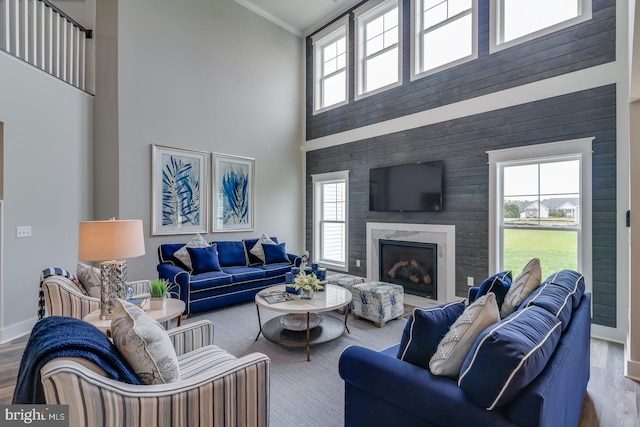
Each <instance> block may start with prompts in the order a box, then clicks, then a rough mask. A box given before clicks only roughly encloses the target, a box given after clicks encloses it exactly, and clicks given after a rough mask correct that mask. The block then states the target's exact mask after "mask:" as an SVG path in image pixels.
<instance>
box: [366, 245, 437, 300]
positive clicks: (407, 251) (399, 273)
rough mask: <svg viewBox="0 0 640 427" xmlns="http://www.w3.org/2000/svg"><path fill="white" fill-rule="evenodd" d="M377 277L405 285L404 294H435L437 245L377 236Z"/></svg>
mask: <svg viewBox="0 0 640 427" xmlns="http://www.w3.org/2000/svg"><path fill="white" fill-rule="evenodd" d="M378 243H379V246H380V248H379V252H378V253H379V254H380V262H379V267H380V271H379V277H380V280H382V281H383V282H389V283H395V284H397V285H401V286H402V287H404V292H405V293H407V294H413V295H418V296H421V297H426V298H430V299H434V300H435V299H437V298H438V283H437V281H438V263H437V257H438V245H437V244H434V243H423V242H410V241H400V240H386V239H380V240H379V241H378Z"/></svg>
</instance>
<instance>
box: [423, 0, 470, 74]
mask: <svg viewBox="0 0 640 427" xmlns="http://www.w3.org/2000/svg"><path fill="white" fill-rule="evenodd" d="M412 8H413V9H412V16H413V22H414V24H413V31H412V33H413V35H414V47H413V50H412V65H411V77H412V79H414V78H419V77H423V76H425V75H427V74H432V73H435V72H437V71H440V70H442V69H444V68H449V67H452V66H454V65H458V64H461V63H463V62H466V61H469V60H471V59H475V58H477V57H478V50H477V35H476V34H477V32H478V31H477V28H478V25H477V21H478V20H477V15H478V14H477V10H478V2H477V0H412Z"/></svg>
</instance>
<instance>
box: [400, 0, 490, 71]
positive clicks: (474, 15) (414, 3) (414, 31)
mask: <svg viewBox="0 0 640 427" xmlns="http://www.w3.org/2000/svg"><path fill="white" fill-rule="evenodd" d="M423 1H424V0H411V43H412V46H411V49H410V51H411V53H410V58H411V64H410V66H411V72H410V81H414V80H418V79H421V78H423V77H426V76H430V75H432V74H436V73H439V72H440V71H443V70H446V69H449V68H452V67H456V66H458V65H460V64H464V63H465V62H469V61H473V60H475V59H478V0H472V4H471V22H472V29H471V35H472V37H473V39H472V41H471V55H468V56H465V57H463V58H460V59H457V60H455V61H453V62H449V63H446V64H443V65H441V66H439V67H436V68H432V69H430V70H426V71H422V72H418V70H417V69H416V67H417V66H418V60H419V55H421V54H420V53H418V52H419V50H420V46H421V45H422V43H421V41H420V40H419V38H420V34H419V33H418V28H420V25H419V24H420V20H421V19H422V14H420V13H418V12H417V11H418V5H419V4H422V2H423Z"/></svg>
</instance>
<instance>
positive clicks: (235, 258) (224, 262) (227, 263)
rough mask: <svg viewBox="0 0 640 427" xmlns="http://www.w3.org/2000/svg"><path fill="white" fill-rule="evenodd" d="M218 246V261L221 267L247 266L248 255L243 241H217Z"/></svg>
mask: <svg viewBox="0 0 640 427" xmlns="http://www.w3.org/2000/svg"><path fill="white" fill-rule="evenodd" d="M215 244H216V245H217V246H218V261H220V267H245V266H246V265H247V256H246V254H245V253H244V245H243V244H242V242H241V241H221V242H215Z"/></svg>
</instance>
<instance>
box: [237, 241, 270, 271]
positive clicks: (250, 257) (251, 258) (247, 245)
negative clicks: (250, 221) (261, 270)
mask: <svg viewBox="0 0 640 427" xmlns="http://www.w3.org/2000/svg"><path fill="white" fill-rule="evenodd" d="M270 239H271V240H273V242H274V243H275V244H278V239H277V238H275V237H270ZM258 240H260V239H245V240H243V241H242V244H243V245H244V251H245V253H246V254H247V265H248V266H252V265H262V264H264V261H262V260H261V259H260V258H258V257H257V256H255V255H254V254H252V253H251V249H253V247H254V246H255V244H256V243H258Z"/></svg>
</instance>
